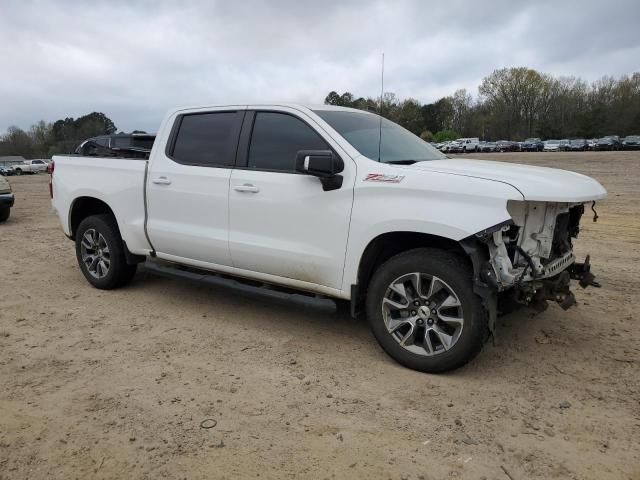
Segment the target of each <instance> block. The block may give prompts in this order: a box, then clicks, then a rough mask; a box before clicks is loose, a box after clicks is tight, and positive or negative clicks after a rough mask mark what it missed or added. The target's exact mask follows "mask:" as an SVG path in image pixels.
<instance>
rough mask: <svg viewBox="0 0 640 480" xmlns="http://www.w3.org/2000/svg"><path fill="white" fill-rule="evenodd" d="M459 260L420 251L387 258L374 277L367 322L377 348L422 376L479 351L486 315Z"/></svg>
mask: <svg viewBox="0 0 640 480" xmlns="http://www.w3.org/2000/svg"><path fill="white" fill-rule="evenodd" d="M472 281H473V280H472V274H471V269H470V267H469V266H468V265H466V262H465V261H464V259H461V258H460V257H458V256H456V255H454V254H451V253H449V252H445V251H443V250H438V249H430V248H420V249H415V250H410V251H407V252H404V253H401V254H399V255H396V256H394V257H392V258H391V259H390V260H388V261H387V262H385V263H384V264H383V265H381V266H380V267H379V268H378V269H377V270H376V272H375V273H374V275H373V278H372V280H371V282H370V284H369V288H368V291H367V300H366V310H367V318H368V321H369V324H370V325H371V329H372V331H373V334H374V336H375V337H376V339H377V340H378V342H379V343H380V345H381V346H382V348H383V349H384V350H385V352H387V354H389V356H391V357H392V358H393V359H394V360H396V361H397V362H399V363H400V364H402V365H404V366H406V367H408V368H411V369H414V370H419V371H422V372H429V373H438V372H444V371H447V370H453V369H455V368H458V367H460V366H462V365H464V364H465V363H467V362H468V361H470V360H471V359H472V358H474V357H475V356H476V355H477V354H478V353H479V352H480V350H481V349H482V346H483V344H484V342H485V340H486V339H487V336H488V333H489V331H488V327H487V315H486V312H485V310H484V308H483V307H482V304H481V301H480V298H479V297H478V296H477V295H475V294H474V293H473V283H472Z"/></svg>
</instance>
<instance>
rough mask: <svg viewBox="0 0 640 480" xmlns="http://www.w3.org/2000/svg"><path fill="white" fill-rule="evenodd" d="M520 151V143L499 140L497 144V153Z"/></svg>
mask: <svg viewBox="0 0 640 480" xmlns="http://www.w3.org/2000/svg"><path fill="white" fill-rule="evenodd" d="M518 151H520V145H518V142H512V141H511V140H498V141H497V142H496V152H518Z"/></svg>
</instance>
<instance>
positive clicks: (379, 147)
mask: <svg viewBox="0 0 640 480" xmlns="http://www.w3.org/2000/svg"><path fill="white" fill-rule="evenodd" d="M383 97H384V52H382V75H381V76H380V111H379V112H378V115H380V132H379V134H378V162H379V161H380V157H381V155H380V153H381V151H382V105H383V103H382V99H383Z"/></svg>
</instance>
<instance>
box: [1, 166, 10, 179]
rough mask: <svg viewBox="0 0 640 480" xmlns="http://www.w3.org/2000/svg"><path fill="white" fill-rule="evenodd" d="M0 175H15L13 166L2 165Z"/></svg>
mask: <svg viewBox="0 0 640 480" xmlns="http://www.w3.org/2000/svg"><path fill="white" fill-rule="evenodd" d="M0 175H2V176H3V177H9V176H11V175H13V168H11V167H5V166H0Z"/></svg>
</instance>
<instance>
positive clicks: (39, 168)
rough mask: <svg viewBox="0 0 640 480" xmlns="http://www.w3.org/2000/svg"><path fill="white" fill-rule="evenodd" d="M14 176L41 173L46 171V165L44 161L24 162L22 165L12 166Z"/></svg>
mask: <svg viewBox="0 0 640 480" xmlns="http://www.w3.org/2000/svg"><path fill="white" fill-rule="evenodd" d="M12 168H13V172H14V173H15V174H16V175H22V174H23V173H42V172H46V171H47V163H46V162H45V161H44V160H25V161H24V162H23V163H18V164H16V165H13V167H12Z"/></svg>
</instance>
